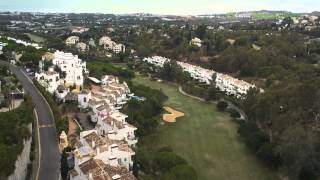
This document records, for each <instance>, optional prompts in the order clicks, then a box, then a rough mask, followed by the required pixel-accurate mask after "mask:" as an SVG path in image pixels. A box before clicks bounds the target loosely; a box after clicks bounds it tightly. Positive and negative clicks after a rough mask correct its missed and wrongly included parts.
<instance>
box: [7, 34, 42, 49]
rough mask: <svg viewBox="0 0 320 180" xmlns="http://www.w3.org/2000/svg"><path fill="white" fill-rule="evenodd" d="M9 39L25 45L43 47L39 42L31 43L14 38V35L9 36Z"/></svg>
mask: <svg viewBox="0 0 320 180" xmlns="http://www.w3.org/2000/svg"><path fill="white" fill-rule="evenodd" d="M7 40H11V41H14V42H15V43H17V44H22V45H24V46H32V47H34V48H36V49H41V48H42V47H41V46H40V45H39V44H37V43H29V42H26V41H23V40H20V39H15V38H12V37H7Z"/></svg>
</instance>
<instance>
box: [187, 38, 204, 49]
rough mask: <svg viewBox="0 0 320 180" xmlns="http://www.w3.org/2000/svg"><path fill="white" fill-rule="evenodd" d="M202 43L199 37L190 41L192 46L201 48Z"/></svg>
mask: <svg viewBox="0 0 320 180" xmlns="http://www.w3.org/2000/svg"><path fill="white" fill-rule="evenodd" d="M201 43H202V41H201V39H199V38H197V37H195V38H193V39H191V41H190V44H193V45H196V46H198V47H201Z"/></svg>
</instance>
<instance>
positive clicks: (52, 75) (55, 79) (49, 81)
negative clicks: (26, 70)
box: [35, 67, 60, 93]
mask: <svg viewBox="0 0 320 180" xmlns="http://www.w3.org/2000/svg"><path fill="white" fill-rule="evenodd" d="M35 77H36V80H37V81H38V82H39V83H40V85H41V86H43V87H44V88H45V89H46V90H47V91H48V92H50V93H54V91H55V90H56V89H57V88H58V86H59V85H60V77H59V73H57V72H55V71H54V69H53V67H50V68H49V69H48V71H46V72H40V73H36V74H35Z"/></svg>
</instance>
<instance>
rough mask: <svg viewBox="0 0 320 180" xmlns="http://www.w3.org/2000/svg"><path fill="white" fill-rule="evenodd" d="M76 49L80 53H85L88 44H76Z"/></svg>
mask: <svg viewBox="0 0 320 180" xmlns="http://www.w3.org/2000/svg"><path fill="white" fill-rule="evenodd" d="M76 48H77V49H78V51H80V52H85V51H86V50H87V45H86V43H83V42H79V43H77V44H76Z"/></svg>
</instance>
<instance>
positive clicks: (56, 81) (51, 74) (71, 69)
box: [35, 51, 89, 93]
mask: <svg viewBox="0 0 320 180" xmlns="http://www.w3.org/2000/svg"><path fill="white" fill-rule="evenodd" d="M44 61H45V60H44V59H43V60H42V61H40V63H39V67H40V72H39V73H36V74H35V77H36V79H37V81H38V82H39V83H40V84H41V85H42V86H43V87H45V88H46V90H47V91H49V92H50V93H54V92H55V91H56V90H57V89H58V86H59V85H64V86H66V87H70V86H76V88H77V89H80V88H81V87H82V86H83V82H84V74H88V73H89V72H88V71H87V69H86V62H83V61H82V60H81V59H79V58H78V56H77V55H73V54H72V53H65V52H62V51H56V52H55V53H54V54H53V59H52V64H53V65H54V66H56V67H58V68H59V69H60V71H61V72H62V73H63V74H64V77H60V74H59V73H58V72H56V71H55V70H54V67H49V68H48V71H43V65H44Z"/></svg>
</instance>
